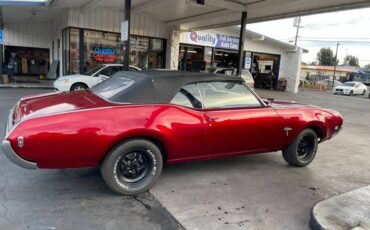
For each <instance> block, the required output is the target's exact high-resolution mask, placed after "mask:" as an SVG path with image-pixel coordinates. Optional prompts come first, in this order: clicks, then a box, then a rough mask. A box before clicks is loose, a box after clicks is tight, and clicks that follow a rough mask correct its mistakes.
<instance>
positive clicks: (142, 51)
mask: <svg viewBox="0 0 370 230" xmlns="http://www.w3.org/2000/svg"><path fill="white" fill-rule="evenodd" d="M130 45H131V47H130V65H133V66H137V67H139V68H142V69H147V68H148V67H149V62H148V61H149V58H148V51H149V38H146V37H138V36H131V38H130Z"/></svg>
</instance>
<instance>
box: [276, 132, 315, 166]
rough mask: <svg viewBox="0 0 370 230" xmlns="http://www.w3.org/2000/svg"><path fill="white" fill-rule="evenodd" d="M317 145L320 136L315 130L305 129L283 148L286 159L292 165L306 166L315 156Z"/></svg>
mask: <svg viewBox="0 0 370 230" xmlns="http://www.w3.org/2000/svg"><path fill="white" fill-rule="evenodd" d="M317 147H318V138H317V135H316V133H315V131H313V130H312V129H305V130H303V131H302V132H301V133H300V134H299V135H298V136H297V137H296V138H295V139H294V141H293V142H292V143H291V144H290V145H289V146H288V147H287V148H286V149H284V150H283V157H284V160H285V161H286V162H287V163H288V164H290V165H292V166H296V167H305V166H307V165H309V164H310V163H311V162H312V161H313V159H314V158H315V156H316V151H317Z"/></svg>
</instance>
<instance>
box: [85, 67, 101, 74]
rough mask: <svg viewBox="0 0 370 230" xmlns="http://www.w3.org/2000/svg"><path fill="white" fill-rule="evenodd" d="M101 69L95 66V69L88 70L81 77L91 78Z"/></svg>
mask: <svg viewBox="0 0 370 230" xmlns="http://www.w3.org/2000/svg"><path fill="white" fill-rule="evenodd" d="M102 67H103V66H97V67H95V68H92V69H89V70H88V71H86V72H85V73H83V75H87V76H91V75H93V74H94V73H96V72H97V71H98V70H100V69H101V68H102Z"/></svg>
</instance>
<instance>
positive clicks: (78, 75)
mask: <svg viewBox="0 0 370 230" xmlns="http://www.w3.org/2000/svg"><path fill="white" fill-rule="evenodd" d="M78 77H88V76H86V75H83V74H74V75H66V76H62V77H60V78H58V80H60V81H63V80H72V79H74V78H78Z"/></svg>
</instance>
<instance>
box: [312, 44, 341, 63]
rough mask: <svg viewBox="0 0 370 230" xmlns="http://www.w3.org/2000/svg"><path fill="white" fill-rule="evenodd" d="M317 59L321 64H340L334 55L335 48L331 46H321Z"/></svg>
mask: <svg viewBox="0 0 370 230" xmlns="http://www.w3.org/2000/svg"><path fill="white" fill-rule="evenodd" d="M316 59H317V61H318V63H319V65H324V66H333V65H335V64H338V63H339V61H338V59H336V58H335V57H334V54H333V50H331V49H330V48H321V49H320V51H319V52H318V53H317V58H316Z"/></svg>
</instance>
